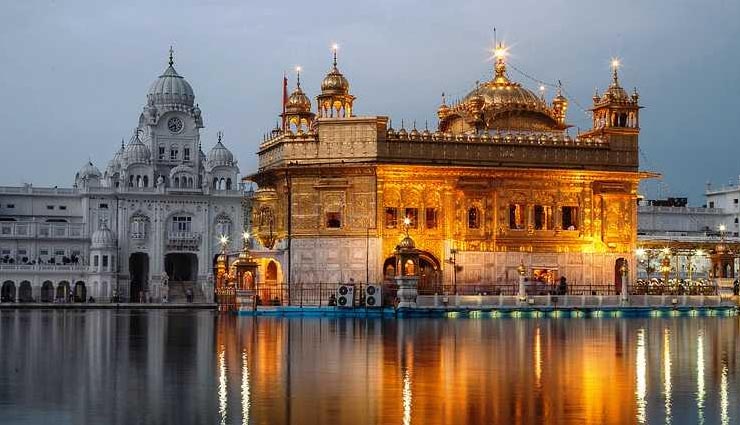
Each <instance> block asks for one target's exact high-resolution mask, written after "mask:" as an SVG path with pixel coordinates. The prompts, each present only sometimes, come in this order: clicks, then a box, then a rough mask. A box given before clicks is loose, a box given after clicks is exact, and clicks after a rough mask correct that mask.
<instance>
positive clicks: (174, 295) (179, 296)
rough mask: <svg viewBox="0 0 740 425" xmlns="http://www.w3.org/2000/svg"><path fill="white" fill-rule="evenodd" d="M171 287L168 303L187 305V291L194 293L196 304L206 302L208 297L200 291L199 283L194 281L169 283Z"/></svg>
mask: <svg viewBox="0 0 740 425" xmlns="http://www.w3.org/2000/svg"><path fill="white" fill-rule="evenodd" d="M167 286H168V287H169V294H168V296H167V301H168V302H169V303H172V304H185V303H187V302H188V301H187V290H188V289H190V290H191V291H192V293H193V302H194V303H204V302H206V297H205V295H203V292H202V291H201V290H200V287H199V285H198V284H197V282H193V281H172V280H171V281H169V282H168V283H167Z"/></svg>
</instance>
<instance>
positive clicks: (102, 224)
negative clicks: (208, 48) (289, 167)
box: [0, 57, 244, 301]
mask: <svg viewBox="0 0 740 425" xmlns="http://www.w3.org/2000/svg"><path fill="white" fill-rule="evenodd" d="M194 100H195V95H194V93H193V90H192V88H191V86H190V84H188V82H187V81H185V79H184V78H183V77H181V76H180V75H178V74H177V72H176V71H175V69H174V67H173V63H172V58H171V57H170V63H169V66H168V67H167V69H166V70H165V72H164V73H163V74H162V75H161V76H159V78H157V79H156V80H155V81H154V83H153V84H152V86H151V88H150V90H149V93H148V95H147V102H146V105H145V106H144V109H143V112H142V114H141V115H140V117H139V119H138V124H137V126H136V128H135V131H134V135H133V136H132V137H131V140H130V141H129V142H128V144H126V145H124V144H123V143H121V146H120V148H119V149H118V150H117V151H116V152H115V154H114V156H113V159H112V160H111V161H110V162H109V163H108V165H107V167H106V168H105V171H104V172H100V171H99V169H98V168H97V167H95V166H94V165H93V164H92V163H91V162H88V163H86V164H85V165H84V166H83V167H82V169H80V170H79V172H77V174H76V175H75V184H74V186H73V187H72V188H56V187H55V188H37V187H33V186H32V185H25V186H22V187H0V285H1V287H2V297H3V298H4V299H5V300H6V301H7V300H8V299H9V298H14V299H16V300H21V301H29V300H30V299H33V300H34V301H50V300H54V299H61V298H64V299H68V298H69V296H70V292H73V293H74V297H75V298H77V299H78V300H81V299H82V298H86V299H87V298H89V297H93V298H94V299H95V300H96V301H105V300H108V299H110V298H111V297H112V296H113V294H114V291H115V290H116V289H117V291H115V292H116V293H118V294H120V295H121V297H122V298H123V299H124V300H130V301H138V300H140V297H141V296H146V297H151V298H152V299H154V300H160V299H161V297H162V296H163V295H165V294H169V297H170V299H176V298H178V296H179V295H184V291H185V290H186V289H192V290H194V292H195V294H194V295H195V298H196V299H197V300H212V294H213V289H212V288H213V286H212V285H213V283H212V282H213V275H212V270H213V259H214V257H215V255H216V254H217V253H218V251H219V249H220V247H219V238H220V237H221V236H223V235H225V236H228V237H229V238H230V239H231V240H237V239H238V238H239V237H240V235H241V232H242V228H243V222H244V218H243V216H244V212H243V206H242V192H241V191H240V189H239V184H238V181H239V180H238V173H239V169H238V167H237V162H236V161H235V160H234V157H233V155H232V154H231V152H230V151H229V150H228V149H227V148H226V147H225V146H224V145H223V144H222V142H221V140H220V136H219V140H218V141H217V142H216V143H215V146H214V147H213V148H212V149H211V150H210V151H209V154H208V155H205V154H204V152H203V151H202V149H201V139H200V129H201V128H203V118H202V116H201V110H200V108H199V107H198V105H197V104H194ZM165 285H166V287H165ZM83 288H84V290H83ZM177 291H180V292H183V294H180V293H178V292H177Z"/></svg>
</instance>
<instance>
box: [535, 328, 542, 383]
mask: <svg viewBox="0 0 740 425" xmlns="http://www.w3.org/2000/svg"><path fill="white" fill-rule="evenodd" d="M541 344H542V342H541V336H540V328H539V327H537V329H535V331H534V377H535V380H536V382H535V384H536V386H537V388H539V387H540V386H541V385H542V345H541Z"/></svg>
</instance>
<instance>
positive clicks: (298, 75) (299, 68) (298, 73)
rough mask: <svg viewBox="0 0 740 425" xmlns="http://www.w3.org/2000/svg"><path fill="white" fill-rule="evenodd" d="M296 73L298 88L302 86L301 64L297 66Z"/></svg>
mask: <svg viewBox="0 0 740 425" xmlns="http://www.w3.org/2000/svg"><path fill="white" fill-rule="evenodd" d="M295 74H296V86H297V87H298V88H301V67H300V66H296V67H295Z"/></svg>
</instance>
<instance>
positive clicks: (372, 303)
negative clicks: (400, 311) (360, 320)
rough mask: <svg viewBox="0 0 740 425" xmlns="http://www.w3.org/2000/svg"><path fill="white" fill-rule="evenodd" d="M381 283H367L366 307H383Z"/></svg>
mask: <svg viewBox="0 0 740 425" xmlns="http://www.w3.org/2000/svg"><path fill="white" fill-rule="evenodd" d="M381 288H382V287H381V286H380V285H373V284H370V285H367V286H366V287H365V307H382V306H383V298H382V297H381Z"/></svg>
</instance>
